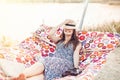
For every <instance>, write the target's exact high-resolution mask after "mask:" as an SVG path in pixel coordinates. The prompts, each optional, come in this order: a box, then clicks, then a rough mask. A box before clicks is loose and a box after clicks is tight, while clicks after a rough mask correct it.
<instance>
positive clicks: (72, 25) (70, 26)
mask: <svg viewBox="0 0 120 80" xmlns="http://www.w3.org/2000/svg"><path fill="white" fill-rule="evenodd" d="M63 28H64V29H76V23H75V22H74V21H71V22H68V23H66V24H65V25H64V26H63Z"/></svg>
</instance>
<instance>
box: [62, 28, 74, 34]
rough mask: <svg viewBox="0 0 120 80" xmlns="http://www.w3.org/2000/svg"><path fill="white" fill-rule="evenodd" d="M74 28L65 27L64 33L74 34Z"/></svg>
mask: <svg viewBox="0 0 120 80" xmlns="http://www.w3.org/2000/svg"><path fill="white" fill-rule="evenodd" d="M73 30H74V29H67V28H64V34H65V35H72V34H73Z"/></svg>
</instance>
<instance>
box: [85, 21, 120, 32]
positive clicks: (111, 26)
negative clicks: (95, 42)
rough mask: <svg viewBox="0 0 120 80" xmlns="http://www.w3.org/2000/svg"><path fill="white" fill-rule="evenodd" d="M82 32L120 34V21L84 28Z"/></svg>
mask: <svg viewBox="0 0 120 80" xmlns="http://www.w3.org/2000/svg"><path fill="white" fill-rule="evenodd" d="M83 30H85V31H100V32H113V33H114V32H117V33H119V34H120V21H118V22H116V21H112V22H110V23H105V24H102V25H97V26H92V27H87V26H84V28H83Z"/></svg>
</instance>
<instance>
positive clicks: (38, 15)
mask: <svg viewBox="0 0 120 80" xmlns="http://www.w3.org/2000/svg"><path fill="white" fill-rule="evenodd" d="M83 7H84V4H27V3H26V4H0V35H6V36H9V37H11V38H12V39H14V40H18V41H21V40H23V39H25V38H26V37H29V36H31V33H32V32H34V31H35V30H36V29H37V28H38V27H39V26H40V24H42V23H45V24H46V25H50V26H56V25H58V24H59V23H61V22H62V21H64V20H65V19H66V18H70V19H74V20H76V21H79V20H80V18H81V14H82V10H83ZM119 14H120V6H109V5H107V4H95V3H89V4H88V9H87V13H86V15H85V19H84V24H83V26H84V25H87V26H93V25H97V24H102V23H107V22H111V21H113V20H114V21H119V20H120V15H119Z"/></svg>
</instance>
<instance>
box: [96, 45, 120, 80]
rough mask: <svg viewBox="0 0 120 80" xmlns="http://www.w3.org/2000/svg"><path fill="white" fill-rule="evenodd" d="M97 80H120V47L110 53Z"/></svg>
mask: <svg viewBox="0 0 120 80" xmlns="http://www.w3.org/2000/svg"><path fill="white" fill-rule="evenodd" d="M95 80H120V47H119V48H116V49H115V50H114V51H112V52H111V53H109V55H108V59H107V62H106V64H105V65H104V66H103V68H102V69H101V71H100V72H99V73H98V75H97V76H96V78H95Z"/></svg>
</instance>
